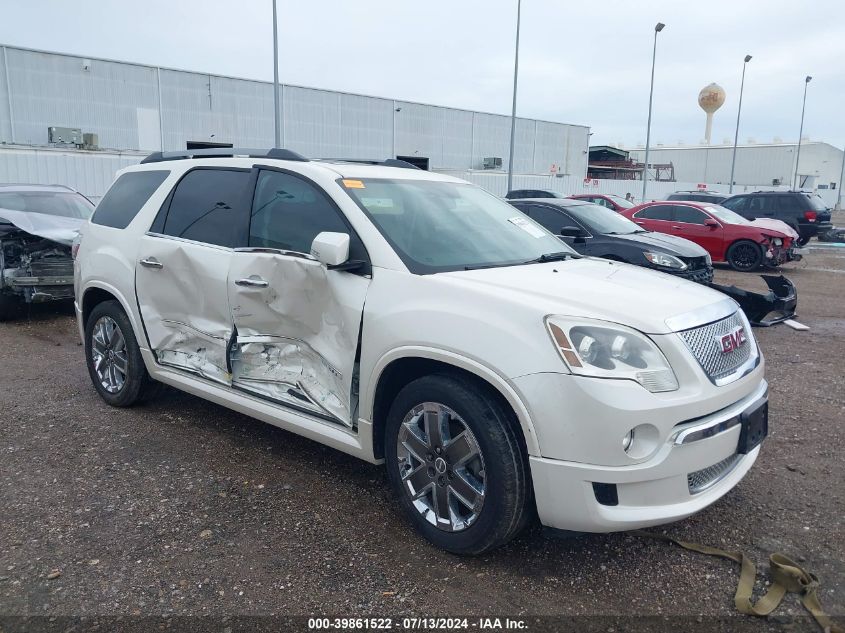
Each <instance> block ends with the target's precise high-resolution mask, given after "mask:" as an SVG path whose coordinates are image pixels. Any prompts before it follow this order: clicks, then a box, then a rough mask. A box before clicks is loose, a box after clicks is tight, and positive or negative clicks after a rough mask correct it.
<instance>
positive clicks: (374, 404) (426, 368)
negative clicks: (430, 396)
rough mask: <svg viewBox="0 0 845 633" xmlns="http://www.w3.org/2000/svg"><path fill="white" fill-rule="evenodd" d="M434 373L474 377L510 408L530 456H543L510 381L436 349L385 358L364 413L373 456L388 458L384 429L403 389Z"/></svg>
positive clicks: (398, 352) (397, 352) (374, 373)
mask: <svg viewBox="0 0 845 633" xmlns="http://www.w3.org/2000/svg"><path fill="white" fill-rule="evenodd" d="M433 373H452V374H459V375H463V376H466V377H469V378H471V379H472V380H474V381H476V382H478V383H479V384H481V385H482V386H483V387H484V388H487V389H488V390H489V391H490V393H491V394H492V395H493V396H494V397H496V398H498V399H499V400H500V402H501V403H502V404H503V405H505V406H506V407H507V408H508V409H510V410H511V411H513V413H514V416H515V418H516V421H517V423H518V424H519V430H520V431H521V433H520V434H519V435H520V437H521V439H522V441H523V443H524V446H525V449H526V451H527V453H528V455H539V454H540V448H539V444H538V441H537V434H536V432H535V429H534V424H533V422H532V421H531V417H530V415H529V413H528V409H527V407H526V406H525V404H524V403H523V402H522V399H521V398H520V397H519V395H518V394H517V393H516V391H514V389H513V388H512V387H511V386H510V385H509V384H508V383H507V382H506V380H505V379H504V378H503V377H501V376H500V375H499V374H497V373H496V372H494V371H493V370H491V369H490V368H488V367H486V366H484V365H482V364H481V363H478V362H477V361H474V360H472V359H469V358H465V357H463V356H460V355H458V354H454V353H453V352H448V351H445V350H438V349H432V348H422V347H415V348H403V349H397V350H394V351H392V352H390V353H388V354H385V355H384V356H382V358H381V359H380V360H379V361H378V363H376V366H375V367H374V369H373V371H372V373H371V382H370V385H372V387H371V388H370V389H369V390H368V392H369V394H370V396H369V400H368V401H367V402H366V403H362V404H363V405H364V406H363V407H362V412H363V413H364V414H365V415H366V416H368V418H369V419H370V420H372V425H373V431H372V438H373V453H374V455H375V457H376V458H377V459H381V458H383V457H384V427H385V423H386V419H387V413H388V411H389V409H390V404H391V403H392V402H393V399H394V397H395V396H396V394H397V393H399V390H401V389H402V387H404V386H405V385H407V384H408V383H409V382H411V381H412V380H415V379H417V378H420V377H422V376H425V375H429V374H433Z"/></svg>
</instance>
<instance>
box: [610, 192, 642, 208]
mask: <svg viewBox="0 0 845 633" xmlns="http://www.w3.org/2000/svg"><path fill="white" fill-rule="evenodd" d="M607 197H608V198H613V201H614V202H615V203H616V204H618V205H619V206H620V207H623V208H625V209H630V208H631V207H635V206H637V205H635V204H634V203H633V202H631V201H630V200H625V198H623V197H622V196H617V195H614V194H610V195H608V196H607Z"/></svg>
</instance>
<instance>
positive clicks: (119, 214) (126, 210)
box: [91, 170, 170, 229]
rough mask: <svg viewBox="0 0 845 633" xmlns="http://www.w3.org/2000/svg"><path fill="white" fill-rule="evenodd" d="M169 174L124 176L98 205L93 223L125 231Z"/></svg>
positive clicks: (152, 173)
mask: <svg viewBox="0 0 845 633" xmlns="http://www.w3.org/2000/svg"><path fill="white" fill-rule="evenodd" d="M169 174H170V172H169V171H164V170H161V171H159V170H156V171H133V172H129V173H126V174H123V175H122V176H121V177H120V178H118V179H117V180H116V181H115V182H114V184H113V185H112V186H111V188H109V190H108V192H107V193H106V195H105V197H103V199H102V200H101V201H100V204H98V205H97V210H96V211H94V215H93V217H92V218H91V222H93V223H94V224H101V225H103V226H110V227H112V228H115V229H125V228H126V227H127V226H129V223H130V222H132V220H134V219H135V216H136V215H138V211H140V210H141V207H143V206H144V204H145V203H146V202H147V200H149V199H150V196H151V195H153V193H154V192H155V190H156V189H158V188H159V186H160V185H161V183H163V182H164V180H165V178H167V176H168V175H169Z"/></svg>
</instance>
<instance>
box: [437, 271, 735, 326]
mask: <svg viewBox="0 0 845 633" xmlns="http://www.w3.org/2000/svg"><path fill="white" fill-rule="evenodd" d="M439 276H441V277H443V278H444V281H445V279H446V278H448V279H449V282H450V283H457V284H463V285H465V286H466V290H467V300H468V301H472V298H471V293H472V292H473V291H480V292H484V293H485V294H488V295H498V296H500V297H501V298H502V299H503V300H505V301H508V300H510V301H518V302H520V303H523V304H531V305H534V306H536V308H537V311H538V312H541V313H542V314H543V315H547V314H561V315H567V316H578V317H585V318H593V319H600V320H604V321H612V322H615V323H622V324H624V325H628V326H630V327H633V328H635V329H637V330H640V331H641V332H645V333H648V334H668V333H669V332H671V331H672V329H671V328H670V327H669V326H668V325H667V324H666V321H667V319H670V318H672V317H677V316H680V315H686V316H688V317H691V318H688V319H684V321H685V322H687V323H689V324H690V326H692V325H694V324H703V323H707V322H709V321H710V320H712V319H710V318H708V315H709V314H712V313H713V308H714V306H716V305H717V304H724V303H725V301H732V300H731V299H729V298H728V297H727V296H726V295H724V294H722V293H721V292H718V291H716V290H713V289H711V288H707V287H706V286H703V285H701V284H697V283H694V282H691V281H687V280H685V279H681V278H679V277H675V276H673V275H669V274H665V273H660V272H656V271H652V270H647V269H645V268H640V267H638V266H632V265H630V264H622V263H618V262H611V261H609V260H604V259H597V258H588V257H585V258H581V259H576V260H567V261H561V262H550V263H546V264H530V265H524V266H507V267H503V268H485V269H481V270H471V271H463V272H452V273H445V274H443V275H439ZM707 308H710V309H709V310H708V309H707ZM696 312H700V313H701V319H700V320H699V321H698V323H696V318H695V313H696Z"/></svg>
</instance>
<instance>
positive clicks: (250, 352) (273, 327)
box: [74, 148, 769, 554]
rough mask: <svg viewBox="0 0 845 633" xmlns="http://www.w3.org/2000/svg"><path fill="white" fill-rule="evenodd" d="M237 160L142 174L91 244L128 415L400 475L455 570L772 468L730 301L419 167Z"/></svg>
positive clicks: (756, 362) (126, 174)
mask: <svg viewBox="0 0 845 633" xmlns="http://www.w3.org/2000/svg"><path fill="white" fill-rule="evenodd" d="M222 151H224V150H221V149H219V148H218V149H213V150H188V151H183V152H172V153H169V152H165V153H155V154H152V155H151V156H149V157H147V158H146V159H145V160H144V161H143V162H142V164H140V165H136V166H132V167H127V168H125V169H123V170H121V171H120V172H118V177H117V179H116V180H115V182H114V183H113V184H112V186H111V188H110V189H109V191H108V193H107V194H106V196H105V197H104V198H103V200H102V201H101V202H100V204H99V205H98V207H97V210H96V212H95V213H94V216H93V217H92V219H91V220H90V222H89V223H88V224H86V226H85V228H84V230H83V234H82V238H81V242H80V244H79V248H78V252H77V254H76V260H75V264H74V275H75V289H76V296H75V303H76V311H77V320H78V325H79V333H80V336H81V339H82V341H83V343H84V354H85V363H86V366H87V370H88V373H89V375H90V377H91V381H92V384H93V387H94V389H95V390H96V391H97V393H98V394H99V395H100V396H101V397H102V399H103V400H104V401H105V402H107V403H108V404H110V405H112V406H117V407H126V406H130V405H133V404H134V403H136V402H138V401H140V400H142V399H144V398H145V397H151V396H150V393H151V391H150V388H151V387H152V386H154V385H155V383H156V382H161V383H166V384H168V385H171V386H173V387H176V388H178V389H181V390H184V391H186V392H189V393H192V394H194V395H196V396H198V397H201V398H205V399H207V400H210V401H212V402H215V403H217V404H219V405H222V406H225V407H228V408H230V409H233V410H235V411H239V412H241V413H244V414H246V415H249V416H252V417H254V418H257V419H259V420H263V421H265V422H268V423H270V424H274V425H276V426H278V427H280V428H283V429H287V430H289V431H291V432H294V433H298V434H300V435H302V436H304V437H307V438H310V439H312V440H315V441H317V442H320V443H322V444H325V445H327V446H330V447H333V448H336V449H338V450H340V451H343V452H345V453H348V454H350V455H353V456H356V457H359V458H361V459H363V460H366V461H367V462H370V463H373V464H384V465H385V468H386V470H387V478H388V480H389V482H390V485H391V487H392V488H393V491H394V494H395V495H396V497H397V499H398V501H399V508H400V509H401V511H402V513H403V514H404V515H405V516H406V518H407V519H408V520H409V521H410V522H411V523H412V524H413V525H414V526H415V527H416V529H417V530H418V531H419V532H420V533H421V534H422V535H424V536H425V537H426V538H427V539H429V540H430V541H431V542H432V543H434V544H435V545H437V546H439V547H441V548H443V549H445V550H448V551H450V552H455V553H459V554H480V553H482V552H486V551H488V550H490V549H492V548H495V547H497V546H500V545H502V544H503V543H505V542H507V541H508V540H510V539H512V538H513V537H514V536H515V535H516V534H518V533H519V532H520V531H521V530H522V529H523V528H524V527H525V526H526V525H527V524H528V523H529V522H530V521H532V520H534V517H538V518H539V521H540V522H541V523H542V524H543V525H545V526H547V527H548V528H550V529H559V530H571V531H579V532H614V531H624V530H631V529H636V528H642V527H646V526H651V525H658V524H662V523H667V522H671V521H677V520H680V519H682V518H684V517H687V516H690V515H691V514H694V513H696V512H698V511H700V510H702V509H703V508H706V507H708V506H710V505H711V504H713V503H715V502H716V501H718V500H719V499H720V498H721V497H722V496H723V495H725V494H726V493H727V492H728V491H729V490H731V489H732V488H733V487H734V486H736V485H737V484H738V483H739V482H740V481H741V480H742V479H743V477H744V476H745V475H746V473H747V472H748V471H749V469H750V468H751V467H752V465H753V464H754V462H755V460H756V459H757V457H758V455H759V454H760V451H761V446H762V444H763V442H764V440H765V438H766V435H767V432H768V415H769V409H768V388H767V383H766V380H765V377H764V361H763V355H762V353H761V351H760V348H759V347H758V345H757V341H756V339H755V336H754V333H753V332H752V330H751V327H750V324H749V322H748V319H747V317H746V315H745V314H744V312H743V311H742V310H741V309H740V308H739V307H738V305H737V303H736V302H734V301H733V300H731V299H730V298H728V297H726V296H725V295H724V294H722V293H720V292H717V291H715V290H713V289H711V288H708V287H706V286H704V285H703V284H699V283H693V282H691V281H688V280H685V279H682V278H680V277H678V276H675V275H666V274H663V273H659V272H655V271H654V270H648V269H646V268H642V267H637V266H630V265H628V264H623V263H619V262H613V261H608V260H604V259H599V258H593V257H584V256H581V255H579V254H578V253H576V252H575V251H574V250H573V249H571V248H570V247H569V246H567V245H566V244H565V243H562V242H561V241H560V239H559V238H558V236H556V235H553V234H552V233H550V232H549V231H547V230H546V229H545V228H543V226H541V225H540V224H538V223H536V222H535V221H534V220H532V219H531V218H529V217H526V216H525V215H523V214H522V213H520V212H519V211H517V210H515V209H514V208H513V207H512V206H511V205H509V204H508V203H507V202H505V201H503V200H501V199H499V198H497V197H496V196H494V195H492V194H490V193H489V192H487V191H485V190H483V189H481V188H480V187H477V186H475V185H472V184H470V183H468V182H465V181H463V180H459V179H457V178H453V177H451V176H447V175H444V174H437V173H432V172H428V171H422V170H419V169H416V168H414V167H413V166H412V165H408V164H407V163H402V162H401V161H396V160H386V161H384V162H373V161H367V162H362V161H351V160H350V161H344V160H337V159H335V160H317V159H312V160H309V159H307V158H305V157H302V156H300V155H298V154H295V153H293V152H291V151H288V150H283V149H272V150H269V151H267V150H265V151H258V150H240V149H227V150H225V152H226V154H225V155H221V152H222ZM361 492H362V494H363V495H366V494H371V493H372V491H368V490H365V489H363V488H362V490H361ZM314 503H317V504H319V503H320V500H319V499H315V500H314ZM321 507H322V506H321ZM361 527H362V526H361V525H352V524H350V527H349V534H350V536H351V537H355V536H356V535H357V534H358V533H359V532H360V528H361ZM363 527H364V529H368V527H372V526H366V525H364V526H363Z"/></svg>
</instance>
